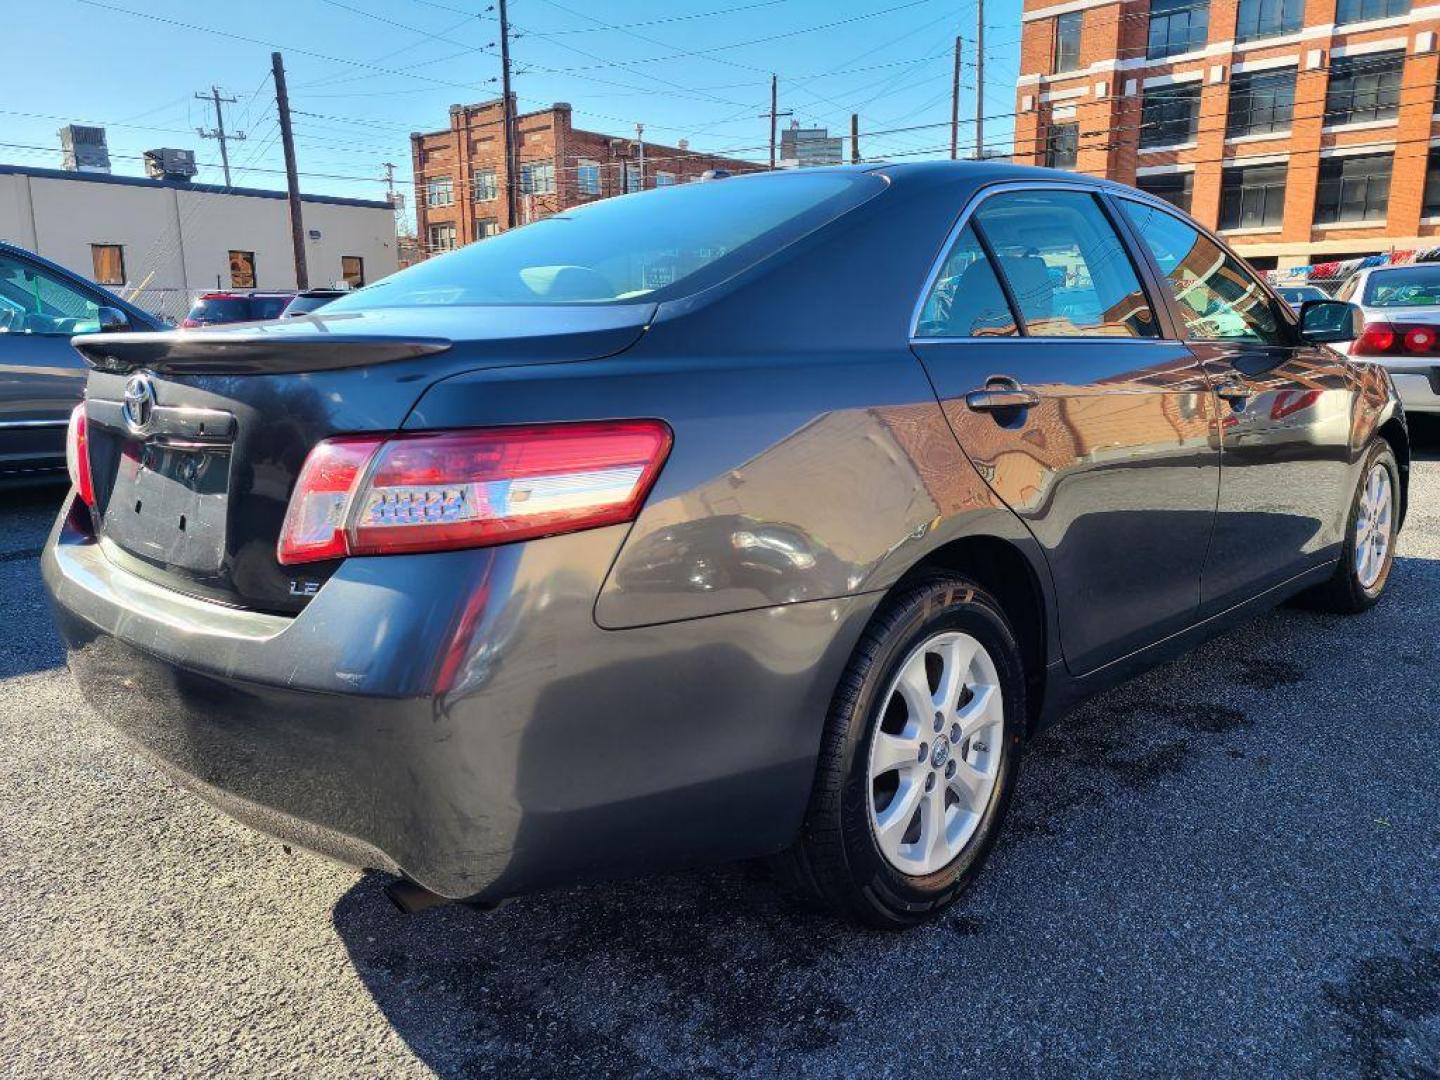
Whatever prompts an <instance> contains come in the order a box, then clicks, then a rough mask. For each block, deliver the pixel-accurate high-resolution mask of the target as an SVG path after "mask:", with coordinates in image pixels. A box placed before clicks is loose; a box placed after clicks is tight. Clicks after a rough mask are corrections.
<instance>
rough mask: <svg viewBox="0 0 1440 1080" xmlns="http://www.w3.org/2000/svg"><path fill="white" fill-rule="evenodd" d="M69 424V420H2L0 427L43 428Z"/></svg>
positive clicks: (67, 425)
mask: <svg viewBox="0 0 1440 1080" xmlns="http://www.w3.org/2000/svg"><path fill="white" fill-rule="evenodd" d="M69 426H70V421H69V420H0V428H43V427H69Z"/></svg>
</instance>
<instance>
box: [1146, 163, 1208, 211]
mask: <svg viewBox="0 0 1440 1080" xmlns="http://www.w3.org/2000/svg"><path fill="white" fill-rule="evenodd" d="M1135 186H1136V187H1137V188H1139V189H1140V190H1141V191H1144V192H1148V193H1149V194H1151V195H1154V196H1155V197H1156V198H1157V199H1164V200H1165V201H1166V202H1168V203H1169V204H1170V205H1171V206H1174V207H1178V208H1179V209H1181V210H1184V211H1185V213H1187V214H1188V213H1189V212H1190V199H1191V195H1192V193H1193V192H1194V189H1195V174H1194V173H1192V172H1175V173H1156V174H1154V175H1152V176H1137V177H1136V178H1135Z"/></svg>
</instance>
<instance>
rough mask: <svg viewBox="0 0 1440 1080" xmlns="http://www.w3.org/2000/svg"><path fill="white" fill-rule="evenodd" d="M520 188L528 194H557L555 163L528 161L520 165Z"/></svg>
mask: <svg viewBox="0 0 1440 1080" xmlns="http://www.w3.org/2000/svg"><path fill="white" fill-rule="evenodd" d="M520 190H521V191H523V192H524V193H525V194H526V195H554V194H555V163H554V162H552V161H527V162H526V163H525V164H524V165H521V166H520Z"/></svg>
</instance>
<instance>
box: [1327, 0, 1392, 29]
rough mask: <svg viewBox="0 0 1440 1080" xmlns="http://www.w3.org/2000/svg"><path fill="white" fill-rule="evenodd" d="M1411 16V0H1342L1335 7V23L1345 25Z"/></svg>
mask: <svg viewBox="0 0 1440 1080" xmlns="http://www.w3.org/2000/svg"><path fill="white" fill-rule="evenodd" d="M1409 14H1410V0H1340V3H1339V4H1337V5H1336V7H1335V22H1336V25H1344V24H1345V23H1353V22H1366V21H1367V20H1369V19H1390V18H1394V17H1395V16H1397V15H1409Z"/></svg>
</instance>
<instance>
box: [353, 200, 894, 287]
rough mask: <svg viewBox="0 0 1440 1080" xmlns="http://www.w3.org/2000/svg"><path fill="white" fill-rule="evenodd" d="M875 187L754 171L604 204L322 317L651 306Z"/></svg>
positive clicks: (764, 251) (453, 259)
mask: <svg viewBox="0 0 1440 1080" xmlns="http://www.w3.org/2000/svg"><path fill="white" fill-rule="evenodd" d="M883 188H884V181H882V180H880V179H879V178H877V177H872V176H868V175H865V174H856V173H792V174H789V175H785V174H765V175H757V176H745V177H731V178H728V179H723V180H716V181H711V182H706V183H697V184H683V185H676V186H673V187H665V188H657V189H655V190H654V191H647V192H644V193H641V194H636V195H627V196H622V197H619V198H613V199H605V200H603V201H601V202H597V203H592V204H590V205H588V206H584V207H580V208H577V209H574V210H567V211H566V212H564V213H563V214H557V215H555V216H554V217H550V218H545V219H543V220H541V221H537V222H533V223H532V224H529V225H526V226H525V227H524V228H521V229H515V230H513V231H511V232H505V233H501V234H500V235H499V236H495V237H491V238H490V239H487V240H481V241H478V242H476V243H473V244H470V245H468V246H466V247H464V248H462V249H460V250H459V251H456V252H454V253H453V254H449V255H445V256H442V257H440V258H436V259H429V260H427V261H425V262H423V263H421V264H420V265H418V266H414V267H411V268H410V269H408V270H403V271H401V272H400V273H398V274H395V275H393V276H391V277H389V278H387V279H385V280H384V281H382V282H377V283H376V284H374V285H371V286H369V287H368V288H364V289H360V290H358V291H357V292H355V293H354V294H352V295H350V296H346V297H344V298H342V299H340V300H337V301H335V303H333V304H331V305H330V306H329V308H327V313H328V312H332V311H333V312H340V311H363V310H366V309H369V308H377V307H402V306H409V305H442V306H451V305H461V304H576V303H616V302H620V303H623V302H625V301H632V300H633V301H638V300H642V299H643V300H645V301H655V300H663V299H666V298H667V297H668V296H674V295H684V294H685V293H687V292H690V291H694V290H695V289H697V288H703V287H705V286H706V285H709V284H713V283H714V282H715V281H719V280H723V279H724V278H725V277H728V276H729V275H731V274H733V273H735V272H736V271H738V270H741V269H743V268H744V267H746V266H748V265H751V264H752V263H754V262H756V261H758V260H759V259H761V258H763V257H765V256H766V255H768V254H770V253H772V252H774V251H776V250H778V249H779V248H781V247H783V246H784V245H785V244H786V243H788V242H790V241H791V240H793V239H795V238H796V237H798V236H800V235H803V234H804V233H805V232H807V231H809V230H810V229H813V228H815V227H816V226H818V225H820V224H822V223H824V222H825V221H828V220H830V219H831V218H833V217H835V216H837V215H839V214H841V213H844V212H845V211H846V210H849V209H852V208H853V207H854V206H856V205H858V204H859V203H860V202H861V201H863V200H865V199H867V198H869V197H870V196H871V195H873V194H875V193H876V192H878V191H880V190H883Z"/></svg>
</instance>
